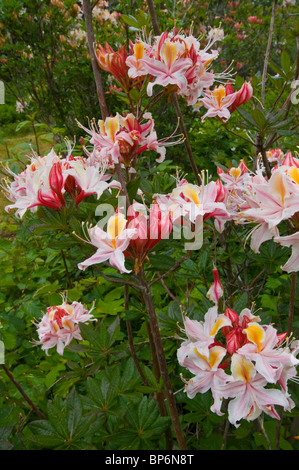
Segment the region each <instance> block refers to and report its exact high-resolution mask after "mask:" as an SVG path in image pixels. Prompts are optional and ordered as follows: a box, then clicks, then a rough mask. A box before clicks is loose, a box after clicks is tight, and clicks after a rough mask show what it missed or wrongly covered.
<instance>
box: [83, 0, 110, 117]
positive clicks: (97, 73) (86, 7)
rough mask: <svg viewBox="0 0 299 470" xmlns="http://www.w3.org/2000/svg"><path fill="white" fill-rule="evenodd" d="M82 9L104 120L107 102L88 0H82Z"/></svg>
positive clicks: (106, 114) (106, 112)
mask: <svg viewBox="0 0 299 470" xmlns="http://www.w3.org/2000/svg"><path fill="white" fill-rule="evenodd" d="M83 10H84V19H85V25H86V33H87V41H88V49H89V55H90V61H91V66H92V70H93V76H94V80H95V84H96V89H97V95H98V100H99V105H100V108H101V114H102V119H103V120H105V119H106V117H107V116H108V109H107V104H106V99H105V92H104V88H103V83H102V77H101V72H100V69H99V66H98V62H97V58H96V56H95V52H94V43H95V35H94V30H93V25H92V6H91V4H90V1H89V0H83Z"/></svg>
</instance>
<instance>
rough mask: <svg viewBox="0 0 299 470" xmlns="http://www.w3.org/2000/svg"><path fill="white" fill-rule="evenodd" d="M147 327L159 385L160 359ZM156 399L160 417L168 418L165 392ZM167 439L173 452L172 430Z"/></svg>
mask: <svg viewBox="0 0 299 470" xmlns="http://www.w3.org/2000/svg"><path fill="white" fill-rule="evenodd" d="M146 326H147V331H148V338H149V345H150V350H151V355H152V361H153V373H154V376H155V379H156V381H157V384H158V383H159V382H160V378H161V373H160V367H159V362H158V357H157V353H156V348H155V342H154V337H153V332H152V328H151V325H150V324H149V323H146ZM155 399H156V401H157V405H158V408H159V412H160V415H161V416H168V413H167V409H166V406H165V402H164V393H163V392H157V393H155ZM165 437H166V446H167V450H171V449H172V433H171V429H170V428H168V429H167V430H166V432H165Z"/></svg>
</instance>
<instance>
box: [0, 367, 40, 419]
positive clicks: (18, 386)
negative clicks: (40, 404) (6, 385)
mask: <svg viewBox="0 0 299 470" xmlns="http://www.w3.org/2000/svg"><path fill="white" fill-rule="evenodd" d="M1 365H2V369H3V370H4V372H5V374H6V375H7V377H8V378H9V379H10V380H11V382H12V383H13V384H14V385H15V386H16V387H17V389H18V390H19V392H20V393H21V395H23V397H24V398H25V400H26V401H27V403H28V404H29V406H30V407H31V408H32V410H33V411H34V412H35V413H36V414H37V415H38V416H39V417H40V418H41V419H47V417H46V416H45V415H44V413H43V412H42V411H40V410H39V409H38V408H37V407H36V406H35V404H34V403H33V402H32V401H31V400H30V398H29V397H28V395H27V393H26V392H25V390H23V388H22V387H21V385H20V384H19V382H17V381H16V379H15V378H14V376H13V375H12V373H11V372H10V370H9V369H8V368H7V367H6V365H5V364H1Z"/></svg>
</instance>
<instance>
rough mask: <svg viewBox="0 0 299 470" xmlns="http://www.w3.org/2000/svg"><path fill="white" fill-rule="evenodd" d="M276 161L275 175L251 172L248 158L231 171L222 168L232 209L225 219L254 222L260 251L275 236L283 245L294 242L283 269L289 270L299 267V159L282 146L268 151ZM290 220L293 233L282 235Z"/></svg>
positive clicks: (255, 242)
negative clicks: (286, 223)
mask: <svg viewBox="0 0 299 470" xmlns="http://www.w3.org/2000/svg"><path fill="white" fill-rule="evenodd" d="M267 156H268V159H269V161H270V162H271V163H275V165H274V166H272V168H271V175H270V177H269V178H268V177H267V176H265V174H264V171H263V168H262V167H259V168H258V169H257V170H256V171H255V172H249V170H248V168H247V166H246V165H245V164H244V162H243V161H242V162H240V164H239V166H238V167H237V168H230V169H229V170H228V171H227V172H224V171H223V170H222V169H218V174H219V177H220V179H221V180H222V182H223V187H224V192H225V199H224V200H225V203H226V207H227V211H228V213H229V217H228V218H225V217H224V218H223V219H222V227H223V226H224V224H225V222H226V220H234V221H235V222H236V223H238V224H248V223H254V224H255V226H254V227H253V229H252V230H251V231H250V232H249V234H248V237H247V238H249V237H251V248H252V250H253V251H254V252H256V253H259V248H260V245H261V244H262V243H263V242H265V241H267V240H271V239H273V240H274V241H275V242H277V243H280V244H281V245H283V246H292V255H291V257H290V259H289V260H288V261H287V263H286V264H285V265H284V266H282V269H283V270H285V271H287V272H294V271H298V270H299V232H298V229H299V211H298V207H299V160H298V159H297V158H294V157H293V156H292V153H291V152H287V154H285V155H283V153H282V152H281V150H280V149H274V150H270V151H269V152H267ZM283 221H287V222H288V224H289V226H290V228H291V234H289V235H286V236H280V233H279V226H280V224H281V222H283Z"/></svg>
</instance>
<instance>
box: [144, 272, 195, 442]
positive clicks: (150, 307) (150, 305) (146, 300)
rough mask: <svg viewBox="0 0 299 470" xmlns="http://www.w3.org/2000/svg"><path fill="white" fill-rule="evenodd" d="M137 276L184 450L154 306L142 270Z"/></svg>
mask: <svg viewBox="0 0 299 470" xmlns="http://www.w3.org/2000/svg"><path fill="white" fill-rule="evenodd" d="M139 276H140V282H141V283H142V285H143V286H144V291H143V300H144V303H145V306H146V308H147V312H148V315H149V320H150V327H151V332H152V335H153V341H154V346H155V351H156V355H157V360H158V364H159V369H160V373H161V377H162V380H163V384H164V390H165V395H166V399H167V403H168V407H169V412H170V416H171V421H172V425H173V429H174V432H175V435H176V438H177V441H178V444H179V446H180V449H181V450H186V449H187V447H186V441H185V438H184V435H183V432H182V428H181V424H180V420H179V414H178V410H177V407H176V402H175V397H174V394H173V389H172V384H171V380H170V377H169V374H168V368H167V362H166V358H165V354H164V349H163V344H162V341H161V335H160V330H159V324H158V320H157V316H156V311H155V306H154V303H153V298H152V294H151V290H150V286H149V284H148V282H147V279H146V276H145V272H144V270H143V268H141V270H140V272H139Z"/></svg>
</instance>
